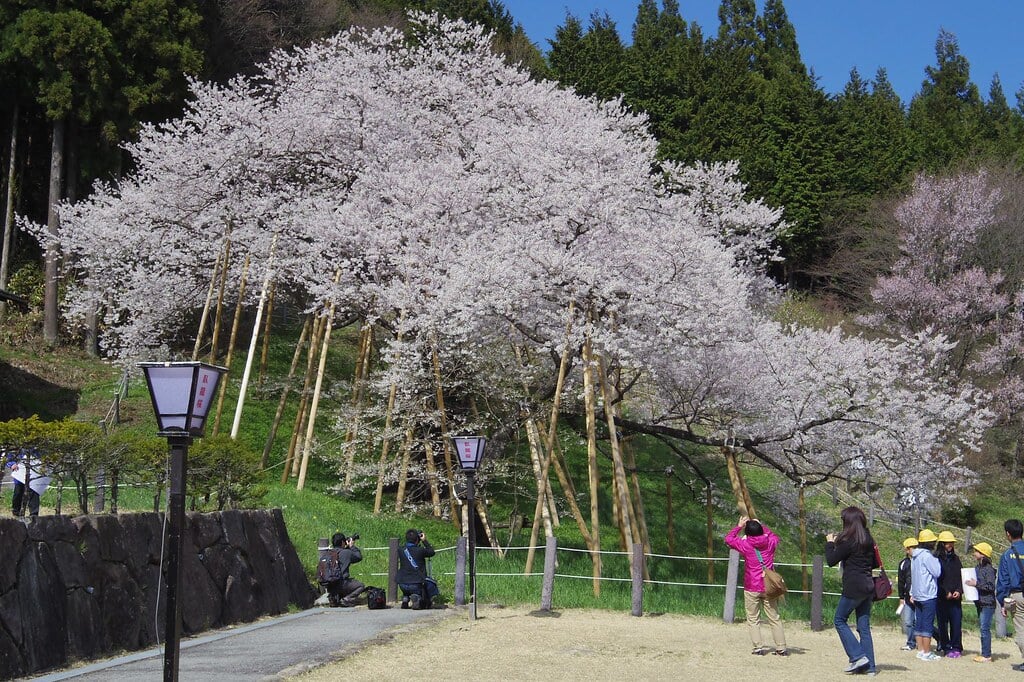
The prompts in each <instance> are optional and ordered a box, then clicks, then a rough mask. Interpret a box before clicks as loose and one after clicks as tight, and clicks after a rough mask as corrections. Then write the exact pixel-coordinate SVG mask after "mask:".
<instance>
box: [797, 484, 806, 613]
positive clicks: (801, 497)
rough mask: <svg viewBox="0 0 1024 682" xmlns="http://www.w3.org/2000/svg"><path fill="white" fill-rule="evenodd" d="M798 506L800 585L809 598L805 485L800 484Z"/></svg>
mask: <svg viewBox="0 0 1024 682" xmlns="http://www.w3.org/2000/svg"><path fill="white" fill-rule="evenodd" d="M797 495H798V497H797V506H798V507H799V509H800V564H801V566H800V587H801V589H802V590H803V591H804V599H806V598H807V507H806V505H805V504H804V485H803V483H801V484H800V485H799V486H798V492H797Z"/></svg>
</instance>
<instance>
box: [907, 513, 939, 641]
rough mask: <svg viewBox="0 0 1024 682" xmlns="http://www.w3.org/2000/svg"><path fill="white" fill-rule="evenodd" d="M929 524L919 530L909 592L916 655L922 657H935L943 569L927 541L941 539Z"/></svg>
mask: <svg viewBox="0 0 1024 682" xmlns="http://www.w3.org/2000/svg"><path fill="white" fill-rule="evenodd" d="M938 539H939V538H938V537H937V536H936V535H935V533H933V532H932V531H931V530H930V529H928V528H922V529H921V532H920V533H918V534H917V541H918V546H917V547H915V548H914V549H913V550H912V551H911V553H910V556H911V564H910V596H911V598H912V599H913V600H914V637H915V638H916V639H917V657H918V658H919V659H920V660H922V661H936V660H938V658H939V657H938V656H936V655H935V652H933V651H932V634H933V633H934V631H935V604H936V602H937V601H938V592H939V586H938V579H939V574H940V573H942V566H941V565H940V564H939V560H938V559H937V558H936V557H935V555H934V554H932V553H931V552H930V551H929V549H928V547H927V546H928V545H931V544H934V543H935V542H936V541H938Z"/></svg>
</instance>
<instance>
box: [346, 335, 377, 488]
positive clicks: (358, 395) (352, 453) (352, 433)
mask: <svg viewBox="0 0 1024 682" xmlns="http://www.w3.org/2000/svg"><path fill="white" fill-rule="evenodd" d="M372 350H373V325H370V324H364V325H363V328H362V329H361V330H360V336H359V356H358V357H357V358H356V367H355V376H354V378H353V381H354V384H353V386H352V424H351V425H350V426H349V427H348V430H347V431H346V432H345V483H344V488H345V490H351V489H352V468H353V466H354V465H355V457H356V450H355V441H356V437H357V436H358V435H359V426H360V424H361V422H362V416H361V413H360V410H359V406H360V405H362V404H363V391H364V387H365V386H366V378H367V377H368V376H369V373H370V353H371V352H372Z"/></svg>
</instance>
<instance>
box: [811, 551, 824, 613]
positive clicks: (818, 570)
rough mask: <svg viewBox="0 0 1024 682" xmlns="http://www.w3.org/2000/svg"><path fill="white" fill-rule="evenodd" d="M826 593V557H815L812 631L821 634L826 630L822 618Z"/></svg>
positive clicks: (812, 587) (812, 577)
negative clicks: (823, 600) (823, 598)
mask: <svg viewBox="0 0 1024 682" xmlns="http://www.w3.org/2000/svg"><path fill="white" fill-rule="evenodd" d="M824 592H825V557H823V556H821V555H820V554H816V555H815V556H814V567H813V569H812V574H811V630H814V631H815V632H821V631H822V630H824V629H825V622H824V618H822V611H823V607H822V596H823V593H824Z"/></svg>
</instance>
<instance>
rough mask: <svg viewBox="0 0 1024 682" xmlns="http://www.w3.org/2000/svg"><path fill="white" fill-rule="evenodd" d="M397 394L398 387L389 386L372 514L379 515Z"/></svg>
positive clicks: (394, 385) (395, 385)
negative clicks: (389, 435)
mask: <svg viewBox="0 0 1024 682" xmlns="http://www.w3.org/2000/svg"><path fill="white" fill-rule="evenodd" d="M397 393H398V385H397V384H391V390H390V391H388V409H387V412H386V413H385V415H384V439H383V442H382V443H381V446H380V460H379V461H378V462H377V491H376V493H375V494H374V497H373V513H374V514H379V513H380V507H381V502H382V500H383V498H384V470H385V469H386V468H387V463H388V450H389V449H390V447H391V439H390V438H388V432H389V431H390V430H391V419H392V417H393V416H394V413H395V396H396V395H397Z"/></svg>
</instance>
